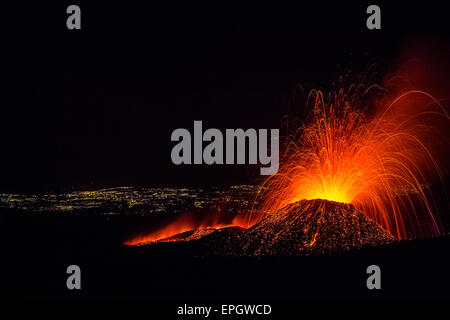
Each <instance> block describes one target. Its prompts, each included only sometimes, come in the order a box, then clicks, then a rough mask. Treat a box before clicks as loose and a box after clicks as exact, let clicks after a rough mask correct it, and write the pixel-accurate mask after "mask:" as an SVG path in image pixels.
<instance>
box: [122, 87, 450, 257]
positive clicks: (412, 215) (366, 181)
mask: <svg viewBox="0 0 450 320" xmlns="http://www.w3.org/2000/svg"><path fill="white" fill-rule="evenodd" d="M391 96H392V94H390V93H389V90H387V89H386V88H384V87H383V86H380V85H373V84H372V85H366V84H359V85H350V86H348V89H338V90H334V91H332V92H330V93H329V94H327V95H325V94H324V93H323V92H322V91H318V90H312V91H311V92H310V94H309V96H308V98H307V104H306V105H307V108H308V110H310V113H309V118H307V121H306V124H303V125H301V126H299V127H297V128H296V129H295V130H294V131H293V132H288V134H287V136H286V140H285V145H284V146H285V148H284V150H283V153H282V154H281V155H280V169H279V171H278V173H277V174H275V175H273V176H271V177H269V178H268V179H266V180H265V181H264V182H263V183H262V184H261V185H260V187H259V190H258V192H257V195H256V196H255V201H254V204H253V206H252V208H251V209H249V210H247V211H245V212H243V213H240V214H239V215H238V216H235V217H234V219H233V221H232V222H231V223H227V224H223V223H222V224H221V223H209V224H208V223H206V224H205V223H200V224H199V223H195V224H193V223H188V224H183V223H180V221H178V222H175V223H173V224H171V225H170V226H168V227H166V228H164V229H163V230H160V231H159V232H157V233H154V234H153V235H150V236H148V237H143V238H140V239H138V240H137V239H135V240H133V241H129V242H128V244H138V243H141V244H142V243H148V242H150V243H154V242H161V241H183V242H189V241H194V242H195V241H197V242H201V243H204V246H205V247H208V246H209V247H210V248H211V249H212V250H213V251H214V252H221V253H223V254H237V255H240V254H245V255H271V254H288V255H290V254H298V253H309V252H317V253H324V252H335V251H342V250H349V249H353V248H360V247H363V246H366V245H382V244H386V243H389V242H392V241H393V240H395V239H411V238H423V237H430V236H435V235H440V234H441V233H442V232H443V226H442V224H441V222H440V219H439V215H438V209H437V206H436V204H435V199H434V198H433V194H432V188H433V187H435V186H438V187H439V188H441V189H440V192H442V193H443V194H446V190H445V183H444V180H445V173H444V172H443V171H442V170H441V168H442V167H443V163H442V162H443V158H445V156H442V154H441V153H440V151H442V150H445V149H446V148H448V144H449V141H448V134H447V132H448V124H449V122H448V120H449V116H448V113H447V111H446V110H445V108H444V106H443V105H442V104H441V103H440V102H439V101H438V100H436V99H435V98H434V97H433V96H431V95H430V94H428V93H427V92H424V91H419V90H412V91H403V92H402V93H400V94H398V95H396V97H394V98H390V97H391ZM444 160H445V159H444ZM230 226H237V227H240V228H228V227H230ZM222 228H224V229H222ZM216 229H217V230H216ZM168 230H169V231H172V232H166V231H168ZM199 230H200V231H199ZM201 230H203V231H201ZM186 231H189V232H187V233H186Z"/></svg>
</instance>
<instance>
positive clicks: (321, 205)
mask: <svg viewBox="0 0 450 320" xmlns="http://www.w3.org/2000/svg"><path fill="white" fill-rule="evenodd" d="M177 240H178V241H181V242H183V243H185V244H186V243H187V242H188V243H192V245H196V246H200V247H201V248H202V249H203V250H202V251H203V252H205V253H206V254H208V253H210V254H223V255H236V256H241V255H246V256H264V255H307V254H323V253H333V252H341V251H347V250H352V249H358V248H361V247H364V246H379V245H385V244H388V243H391V242H393V241H394V238H393V237H392V236H391V235H390V234H389V233H387V232H386V231H385V230H383V229H382V228H381V227H380V226H379V225H378V224H377V223H375V222H374V221H372V220H370V219H369V218H367V217H366V216H365V215H364V214H362V213H361V212H359V211H358V210H356V209H355V207H353V206H352V205H351V204H345V203H340V202H333V201H327V200H321V199H316V200H302V201H299V202H296V203H293V204H290V205H288V206H286V207H284V208H282V209H280V210H278V211H277V212H275V213H273V214H272V215H270V216H268V217H266V218H265V219H264V220H262V221H260V222H259V223H257V224H255V225H254V226H252V227H251V228H249V229H242V228H237V227H236V228H234V227H233V228H224V229H218V230H207V231H206V230H203V231H201V230H196V231H192V232H187V233H183V234H180V235H176V236H173V237H171V238H169V239H164V240H163V241H177ZM173 243H174V245H176V243H177V242H173Z"/></svg>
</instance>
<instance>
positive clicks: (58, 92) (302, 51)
mask: <svg viewBox="0 0 450 320" xmlns="http://www.w3.org/2000/svg"><path fill="white" fill-rule="evenodd" d="M68 4H69V3H66V2H64V1H63V2H60V3H57V4H52V5H46V4H42V3H41V2H35V3H34V4H33V5H28V4H27V5H26V6H25V5H24V4H23V3H16V4H15V5H14V6H12V5H8V6H10V7H9V8H8V12H9V13H11V14H9V15H8V16H7V20H8V28H7V30H6V31H7V32H6V33H7V38H6V46H5V47H4V51H6V53H7V66H6V75H7V76H6V90H7V92H6V95H3V97H5V96H6V100H5V99H4V100H3V102H2V108H1V111H2V112H1V117H2V126H1V129H0V130H1V131H0V132H1V134H2V139H1V151H2V157H0V166H1V168H2V174H1V176H2V177H1V179H0V188H1V189H2V190H7V191H13V190H20V191H27V190H41V191H46V190H54V191H57V190H63V189H68V188H72V187H83V188H97V187H104V186H119V185H148V186H152V185H193V184H201V185H221V184H235V183H248V182H252V179H253V178H254V177H255V176H257V174H256V173H257V172H258V170H259V166H253V167H251V169H250V170H248V169H249V168H246V167H245V166H212V167H208V166H197V167H194V166H190V167H188V166H175V165H173V164H172V163H171V161H170V151H171V148H172V146H173V143H172V142H171V141H170V134H171V132H172V131H173V130H174V129H176V128H180V127H182V128H187V129H189V130H192V126H193V121H194V120H202V121H203V123H204V127H205V128H212V127H215V128H219V129H225V128H244V129H246V128H280V123H281V118H282V116H283V115H287V114H291V113H295V112H296V111H295V110H296V108H298V107H299V105H300V104H301V103H299V102H298V101H297V102H296V101H294V99H293V93H294V91H295V88H296V86H297V84H301V85H303V86H304V87H306V88H324V89H326V88H327V86H328V85H330V83H331V82H332V81H334V80H335V79H336V78H337V76H338V75H339V74H341V73H344V72H347V71H348V70H354V71H355V72H360V71H362V70H363V69H364V68H365V67H366V66H367V65H368V64H369V63H372V62H377V63H380V64H381V65H382V66H383V68H385V69H386V70H389V67H390V66H392V65H393V64H394V63H395V61H396V59H398V58H399V55H400V53H401V52H402V50H403V49H404V48H405V46H408V45H409V43H411V42H412V41H415V40H416V39H420V38H425V39H427V38H428V37H430V36H431V37H432V39H434V40H436V41H437V42H438V43H439V44H440V45H442V44H444V45H446V46H447V48H448V43H449V42H448V40H449V33H448V32H449V30H448V27H447V22H446V21H447V19H448V18H447V16H446V15H447V11H446V10H444V9H442V8H437V7H435V6H431V5H428V6H427V7H425V3H423V4H422V3H420V4H414V5H413V4H412V3H410V2H405V3H399V4H398V5H395V6H393V5H388V4H380V6H381V5H382V6H383V11H382V30H377V31H369V30H367V28H366V27H365V21H366V18H367V14H366V13H365V8H366V7H367V5H368V4H369V3H359V4H354V5H345V6H341V5H339V4H333V5H331V4H325V3H322V2H318V3H317V5H315V6H314V5H312V4H310V3H308V4H307V5H306V3H305V4H303V2H298V3H297V5H296V6H293V7H278V6H275V5H264V4H258V5H257V6H256V5H255V6H251V7H243V6H242V5H227V6H217V5H214V6H213V5H212V4H211V5H206V6H200V5H194V4H184V5H176V4H172V5H170V6H169V5H167V6H164V7H163V6H158V5H143V4H139V5H136V6H122V5H120V4H118V5H116V4H112V3H110V2H104V3H103V4H92V3H91V2H89V3H88V2H86V3H80V7H81V8H82V30H80V31H69V30H67V28H66V26H65V20H66V17H67V15H66V14H65V9H66V7H67V5H68Z"/></svg>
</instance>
